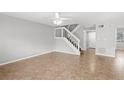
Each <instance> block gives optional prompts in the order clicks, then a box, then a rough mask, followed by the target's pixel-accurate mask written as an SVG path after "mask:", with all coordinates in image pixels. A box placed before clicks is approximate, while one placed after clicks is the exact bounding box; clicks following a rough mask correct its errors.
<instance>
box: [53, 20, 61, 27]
mask: <svg viewBox="0 0 124 93" xmlns="http://www.w3.org/2000/svg"><path fill="white" fill-rule="evenodd" d="M53 23H54V24H55V25H57V26H59V25H60V24H62V20H54V21H53Z"/></svg>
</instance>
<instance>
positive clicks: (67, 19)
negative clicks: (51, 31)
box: [60, 18, 71, 20]
mask: <svg viewBox="0 0 124 93" xmlns="http://www.w3.org/2000/svg"><path fill="white" fill-rule="evenodd" d="M60 20H71V18H60Z"/></svg>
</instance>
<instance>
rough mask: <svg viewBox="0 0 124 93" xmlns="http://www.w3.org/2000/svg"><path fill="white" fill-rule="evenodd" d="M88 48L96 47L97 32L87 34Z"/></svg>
mask: <svg viewBox="0 0 124 93" xmlns="http://www.w3.org/2000/svg"><path fill="white" fill-rule="evenodd" d="M87 47H88V48H95V47H96V32H95V31H93V32H92V31H90V32H87Z"/></svg>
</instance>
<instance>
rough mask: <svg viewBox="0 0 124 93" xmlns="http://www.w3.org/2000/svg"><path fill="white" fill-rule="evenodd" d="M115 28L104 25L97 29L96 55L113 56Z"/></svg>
mask: <svg viewBox="0 0 124 93" xmlns="http://www.w3.org/2000/svg"><path fill="white" fill-rule="evenodd" d="M115 40H116V28H115V26H114V25H110V24H105V25H104V27H103V28H99V27H97V31H96V54H97V55H105V56H111V57H114V56H115V48H116V42H115Z"/></svg>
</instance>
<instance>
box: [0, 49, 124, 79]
mask: <svg viewBox="0 0 124 93" xmlns="http://www.w3.org/2000/svg"><path fill="white" fill-rule="evenodd" d="M0 79H1V80H119V79H124V51H122V50H118V51H117V53H116V57H115V58H110V57H104V56H96V55H95V52H94V50H93V49H89V50H87V51H86V52H85V53H84V55H82V56H76V55H70V54H64V53H57V52H53V53H49V54H45V55H42V56H38V57H34V58H30V59H27V60H23V61H20V62H15V63H10V64H7V65H2V66H0Z"/></svg>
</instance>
